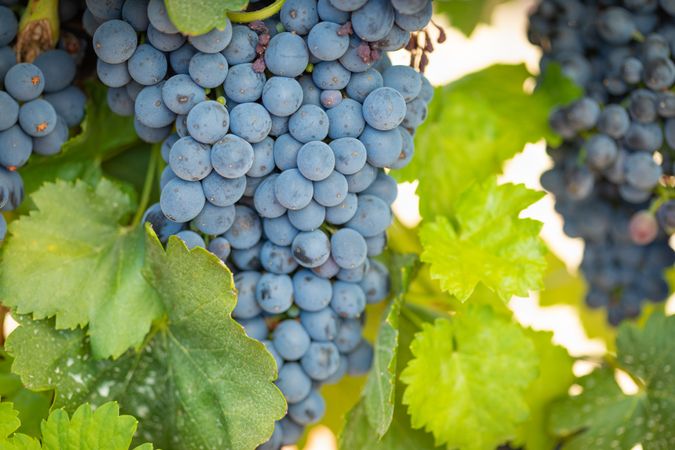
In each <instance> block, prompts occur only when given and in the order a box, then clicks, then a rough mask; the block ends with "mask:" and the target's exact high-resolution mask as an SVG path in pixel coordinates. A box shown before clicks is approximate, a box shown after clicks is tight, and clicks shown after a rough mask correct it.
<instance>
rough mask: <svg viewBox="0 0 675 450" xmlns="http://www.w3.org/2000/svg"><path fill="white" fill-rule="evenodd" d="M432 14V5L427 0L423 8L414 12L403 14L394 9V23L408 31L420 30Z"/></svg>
mask: <svg viewBox="0 0 675 450" xmlns="http://www.w3.org/2000/svg"><path fill="white" fill-rule="evenodd" d="M432 14H433V6H432V3H431V2H427V4H426V5H425V6H424V9H422V10H421V11H419V12H417V13H414V14H403V13H401V12H399V11H396V25H398V26H399V27H401V28H402V29H404V30H405V31H409V32H411V33H413V32H415V31H421V30H423V29H424V27H426V26H427V24H428V23H429V21H430V20H431V16H432Z"/></svg>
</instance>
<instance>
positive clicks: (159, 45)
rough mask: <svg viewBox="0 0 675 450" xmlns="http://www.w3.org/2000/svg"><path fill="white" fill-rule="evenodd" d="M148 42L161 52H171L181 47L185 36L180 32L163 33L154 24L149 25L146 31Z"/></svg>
mask: <svg viewBox="0 0 675 450" xmlns="http://www.w3.org/2000/svg"><path fill="white" fill-rule="evenodd" d="M146 35H147V37H148V42H150V44H151V45H152V46H153V47H155V48H156V49H157V50H160V51H163V52H172V51H174V50H178V49H179V48H181V46H182V45H183V44H185V40H186V38H185V36H183V35H182V34H180V33H174V34H171V33H163V32H161V31H160V30H158V29H157V28H155V27H154V26H152V24H151V25H149V26H148V31H147V33H146Z"/></svg>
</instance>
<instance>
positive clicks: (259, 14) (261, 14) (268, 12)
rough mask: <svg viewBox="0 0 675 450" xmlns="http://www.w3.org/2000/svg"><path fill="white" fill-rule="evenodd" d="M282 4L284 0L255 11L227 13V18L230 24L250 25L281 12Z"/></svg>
mask: <svg viewBox="0 0 675 450" xmlns="http://www.w3.org/2000/svg"><path fill="white" fill-rule="evenodd" d="M284 3H286V0H276V1H275V2H274V3H272V4H271V5H269V6H266V7H264V8H262V9H259V10H257V11H249V12H229V13H228V14H227V16H228V17H229V18H230V20H231V21H232V22H237V23H250V22H255V21H256V20H265V19H269V18H270V17H272V16H273V15H275V14H276V13H278V12H279V11H281V7H282V6H284Z"/></svg>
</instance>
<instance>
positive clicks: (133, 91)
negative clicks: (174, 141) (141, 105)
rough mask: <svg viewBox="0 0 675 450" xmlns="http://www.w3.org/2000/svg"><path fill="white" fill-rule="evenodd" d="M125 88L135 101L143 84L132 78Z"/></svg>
mask: <svg viewBox="0 0 675 450" xmlns="http://www.w3.org/2000/svg"><path fill="white" fill-rule="evenodd" d="M125 88H126V90H127V94H129V97H131V99H132V100H133V101H136V97H138V94H139V93H140V92H141V91H142V90H143V85H142V84H141V83H139V82H137V81H136V80H131V81H130V82H129V84H127V85H126V86H125ZM181 137H182V136H181Z"/></svg>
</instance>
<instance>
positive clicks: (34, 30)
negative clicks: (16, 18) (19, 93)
mask: <svg viewBox="0 0 675 450" xmlns="http://www.w3.org/2000/svg"><path fill="white" fill-rule="evenodd" d="M58 41H59V2H58V0H30V1H29V2H28V6H26V9H25V11H24V12H23V15H22V16H21V21H20V22H19V33H18V35H17V40H16V54H17V57H18V58H19V61H28V62H32V61H33V60H34V59H35V58H36V57H37V56H38V55H39V54H40V53H42V52H43V51H45V50H48V49H51V48H54V46H55V45H56V43H57V42H58Z"/></svg>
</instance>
